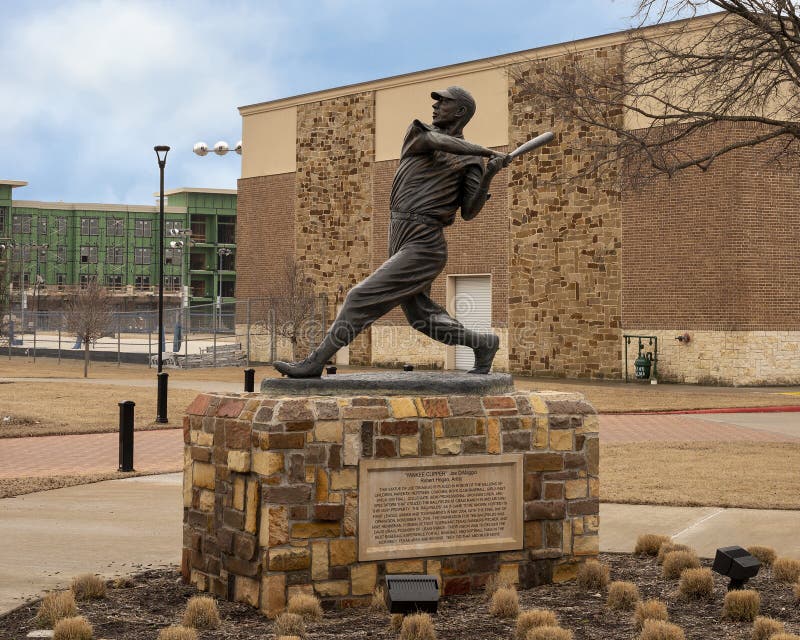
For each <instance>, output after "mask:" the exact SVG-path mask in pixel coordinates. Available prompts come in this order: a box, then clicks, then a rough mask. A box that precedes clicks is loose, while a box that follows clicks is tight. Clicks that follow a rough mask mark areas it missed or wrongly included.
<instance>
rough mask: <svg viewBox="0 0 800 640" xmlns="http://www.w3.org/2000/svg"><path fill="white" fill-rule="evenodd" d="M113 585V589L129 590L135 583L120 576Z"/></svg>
mask: <svg viewBox="0 0 800 640" xmlns="http://www.w3.org/2000/svg"><path fill="white" fill-rule="evenodd" d="M113 585H114V588H115V589H130V588H131V587H133V586H135V585H136V583H135V582H134V581H133V578H131V577H130V576H120V577H119V578H116V579H115V580H114V583H113Z"/></svg>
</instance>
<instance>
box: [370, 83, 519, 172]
mask: <svg viewBox="0 0 800 640" xmlns="http://www.w3.org/2000/svg"><path fill="white" fill-rule="evenodd" d="M452 85H458V86H461V87H464V88H465V89H467V91H469V92H470V93H471V94H472V95H473V96H474V97H475V102H476V103H477V105H478V108H477V111H476V112H475V116H474V117H473V118H472V121H471V122H470V123H469V124H468V125H467V127H466V129H465V130H464V136H465V137H466V138H467V139H468V140H469V141H470V142H475V143H477V144H481V145H483V146H485V147H499V146H503V145H506V144H508V81H507V76H506V70H505V69H503V68H496V69H487V70H484V71H478V72H475V73H468V74H462V75H453V76H450V77H446V78H437V79H434V80H428V79H424V80H421V81H419V82H415V83H413V84H404V85H402V86H396V87H389V88H385V89H380V90H379V91H376V93H375V160H376V161H378V162H380V161H381V160H395V159H397V158H399V157H400V147H401V145H402V142H403V135H404V134H405V132H406V129H408V125H409V124H411V121H412V120H414V118H417V119H419V120H422V121H423V122H430V121H431V105H432V104H433V100H432V99H431V95H430V94H431V91H435V90H436V89H444V88H445V87H449V86H452Z"/></svg>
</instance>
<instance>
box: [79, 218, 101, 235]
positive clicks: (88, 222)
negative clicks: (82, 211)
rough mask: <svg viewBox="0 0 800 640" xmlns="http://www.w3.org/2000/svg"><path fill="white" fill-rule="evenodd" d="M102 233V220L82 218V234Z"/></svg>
mask: <svg viewBox="0 0 800 640" xmlns="http://www.w3.org/2000/svg"><path fill="white" fill-rule="evenodd" d="M99 234H100V220H99V219H98V218H81V235H82V236H96V235H99Z"/></svg>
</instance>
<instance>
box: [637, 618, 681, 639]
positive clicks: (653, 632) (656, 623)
mask: <svg viewBox="0 0 800 640" xmlns="http://www.w3.org/2000/svg"><path fill="white" fill-rule="evenodd" d="M685 637H686V636H684V635H683V629H681V628H680V627H679V626H677V625H674V624H670V623H669V622H664V621H663V620H645V622H644V626H643V627H642V632H641V633H640V634H639V636H638V640H684V638H685Z"/></svg>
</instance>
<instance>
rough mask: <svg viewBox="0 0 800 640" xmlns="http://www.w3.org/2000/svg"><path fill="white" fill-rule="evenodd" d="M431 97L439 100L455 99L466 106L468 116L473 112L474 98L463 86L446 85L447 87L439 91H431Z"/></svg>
mask: <svg viewBox="0 0 800 640" xmlns="http://www.w3.org/2000/svg"><path fill="white" fill-rule="evenodd" d="M431 98H433V99H434V100H441V99H442V98H446V99H448V100H455V101H456V102H457V103H459V104H463V105H464V106H465V107H467V110H468V112H469V115H470V116H472V114H474V113H475V98H473V97H472V94H471V93H470V92H469V91H467V90H466V89H464V88H463V87H447V89H442V90H440V91H431Z"/></svg>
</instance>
